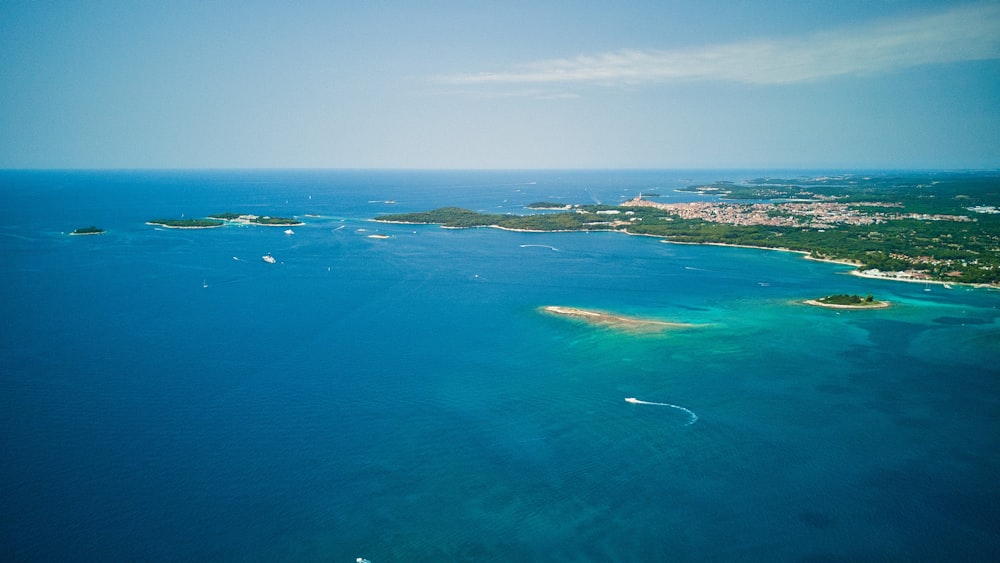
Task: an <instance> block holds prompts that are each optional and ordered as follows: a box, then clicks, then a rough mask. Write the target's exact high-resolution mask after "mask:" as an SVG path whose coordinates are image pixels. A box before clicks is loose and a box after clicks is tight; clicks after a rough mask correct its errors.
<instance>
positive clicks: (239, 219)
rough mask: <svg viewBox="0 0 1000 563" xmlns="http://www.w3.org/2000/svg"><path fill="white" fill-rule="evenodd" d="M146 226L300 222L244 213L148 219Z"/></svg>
mask: <svg viewBox="0 0 1000 563" xmlns="http://www.w3.org/2000/svg"><path fill="white" fill-rule="evenodd" d="M146 224H147V225H158V226H162V227H168V228H171V229H211V228H215V227H222V226H224V225H227V224H234V225H262V226H265V227H297V226H301V225H304V224H305V223H303V222H302V221H299V220H298V219H295V218H291V217H270V216H266V215H265V216H259V215H250V214H246V213H217V214H215V215H209V216H208V217H207V218H204V219H150V220H149V221H146Z"/></svg>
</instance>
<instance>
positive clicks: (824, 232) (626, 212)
mask: <svg viewBox="0 0 1000 563" xmlns="http://www.w3.org/2000/svg"><path fill="white" fill-rule="evenodd" d="M682 190H683V191H687V192H695V193H699V194H702V195H704V196H706V199H704V200H699V201H695V202H691V201H686V202H678V203H663V202H660V201H655V202H654V201H651V200H649V199H646V198H645V197H643V196H642V195H641V194H640V195H637V196H635V197H634V198H632V199H630V200H628V201H623V202H621V203H619V204H618V205H573V206H572V207H571V208H570V209H568V210H565V211H556V212H545V213H542V212H529V213H528V214H525V215H513V214H503V215H500V214H490V213H478V212H476V211H471V210H468V209H462V208H458V207H443V208H440V209H435V210H432V211H426V212H420V213H402V214H394V215H383V216H380V217H376V218H375V220H376V221H383V222H396V223H425V224H439V225H441V226H443V227H450V228H471V227H496V228H501V229H510V230H518V231H619V232H624V233H628V234H635V235H646V236H655V237H660V238H662V239H663V240H664V242H673V243H694V244H724V245H733V246H746V247H756V248H768V249H776V250H790V251H798V252H802V253H804V254H806V255H807V257H809V258H813V259H817V260H826V261H832V262H839V263H845V264H850V265H852V266H855V267H856V268H857V271H858V272H859V273H861V274H863V275H866V276H869V277H879V278H885V279H892V280H903V281H921V282H923V281H939V282H948V283H965V284H976V285H988V286H996V287H1000V212H997V210H998V209H1000V173H993V174H986V173H976V174H972V173H958V172H956V173H911V174H906V175H889V174H886V175H873V176H864V177H860V176H854V175H842V176H824V177H819V178H799V179H775V178H756V179H752V180H746V181H744V182H742V183H739V184H736V183H732V182H729V183H719V184H715V185H709V186H695V187H687V188H682V189H679V190H678V191H682ZM736 196H738V197H739V198H740V199H734V198H735V197H736ZM688 197H690V196H688ZM541 205H542V204H540V206H541ZM544 207H545V208H548V205H547V204H544Z"/></svg>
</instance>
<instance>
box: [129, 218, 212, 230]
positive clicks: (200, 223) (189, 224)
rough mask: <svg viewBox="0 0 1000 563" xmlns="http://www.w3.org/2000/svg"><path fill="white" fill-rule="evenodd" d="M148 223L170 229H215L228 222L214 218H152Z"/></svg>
mask: <svg viewBox="0 0 1000 563" xmlns="http://www.w3.org/2000/svg"><path fill="white" fill-rule="evenodd" d="M146 224H147V225H157V226H160V227H167V228H168V229H214V228H215V227H221V226H223V225H225V224H226V222H225V221H216V220H214V219H150V220H149V221H146Z"/></svg>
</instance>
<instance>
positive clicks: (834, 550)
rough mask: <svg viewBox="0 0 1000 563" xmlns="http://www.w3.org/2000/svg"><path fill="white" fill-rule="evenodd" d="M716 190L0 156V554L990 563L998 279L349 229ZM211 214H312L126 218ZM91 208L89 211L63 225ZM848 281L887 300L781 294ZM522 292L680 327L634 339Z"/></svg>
mask: <svg viewBox="0 0 1000 563" xmlns="http://www.w3.org/2000/svg"><path fill="white" fill-rule="evenodd" d="M758 175H759V173H756V172H754V173H748V176H747V177H756V176H758ZM741 177H742V176H740V174H739V173H738V172H726V173H714V172H697V171H687V172H677V173H674V172H503V173H499V172H482V173H477V172H419V173H417V172H365V171H356V172H278V171H275V172H186V173H168V172H117V173H79V172H4V173H0V201H2V202H3V207H4V209H5V210H7V211H8V214H9V215H10V217H14V218H15V219H13V220H8V221H7V222H6V224H5V225H4V226H3V227H0V244H2V245H3V246H2V248H3V253H4V256H5V259H4V262H3V266H2V276H0V289H2V292H3V295H4V297H5V298H4V299H3V300H2V303H0V314H2V315H3V318H4V319H5V324H4V326H5V327H6V329H5V330H4V338H3V339H2V340H0V366H3V369H2V375H0V427H2V428H4V431H3V432H2V434H0V436H2V451H3V452H4V454H3V462H2V464H0V506H2V510H3V520H4V522H5V524H4V526H2V527H0V545H2V546H3V547H2V549H3V553H4V558H6V559H13V560H62V559H73V560H102V561H103V560H109V559H111V560H130V559H131V560H148V561H156V560H163V561H167V560H260V561H265V560H266V561H275V560H285V561H303V560H305V561H308V560H315V561H353V560H354V559H355V558H356V557H358V556H364V557H367V558H368V559H370V560H372V561H373V562H374V563H381V562H384V561H430V560H457V561H484V560H494V561H517V560H547V561H607V560H632V561H663V560H737V559H738V560H768V561H773V560H793V561H794V560H814V561H829V560H859V559H861V560H900V561H902V560H940V559H949V560H956V559H957V560H962V559H965V560H974V559H985V558H988V557H989V556H996V555H997V554H998V551H1000V540H998V539H997V538H998V537H1000V533H998V532H1000V528H998V524H997V523H998V522H1000V509H998V508H997V507H998V506H1000V485H998V484H997V481H996V478H995V477H996V475H997V474H998V469H1000V449H998V438H997V437H998V436H1000V433H998V431H997V430H998V428H997V424H998V423H997V420H998V415H1000V381H998V375H1000V368H998V367H997V358H1000V328H998V324H997V317H998V315H1000V312H998V309H997V306H998V305H1000V294H998V293H996V292H993V291H988V290H972V289H967V288H955V289H953V290H946V289H943V288H940V287H938V286H932V287H931V288H930V289H931V290H930V291H925V288H924V286H922V285H919V284H905V283H898V282H888V281H880V280H866V279H861V278H857V277H854V276H848V275H845V273H846V271H847V270H848V269H847V268H845V267H843V266H837V265H832V264H825V263H819V262H814V261H807V260H803V259H801V257H800V256H799V255H796V254H791V253H783V252H774V251H760V250H752V249H738V248H724V247H703V246H688V245H670V244H664V243H662V242H660V241H659V240H657V239H655V238H643V237H629V236H624V235H619V234H612V233H591V234H584V233H515V232H505V231H498V230H491V229H479V230H448V229H440V228H437V227H434V226H414V225H388V224H378V223H371V222H370V221H368V219H370V218H371V217H373V216H374V215H377V214H379V213H383V212H395V211H409V210H423V209H429V208H432V207H437V206H441V205H452V204H457V205H462V206H465V207H470V208H473V209H480V210H494V211H495V210H501V211H509V212H523V208H522V206H523V205H524V204H526V203H530V202H532V201H538V200H550V199H554V198H563V199H564V200H566V201H567V202H583V203H586V202H588V201H592V200H600V201H604V202H606V203H613V202H615V201H619V200H620V199H622V198H624V197H631V196H632V195H634V194H635V193H637V192H638V191H640V190H646V191H648V190H651V189H657V190H661V191H663V192H664V193H665V194H667V195H668V196H669V197H674V198H678V199H681V198H683V197H685V196H684V195H683V194H680V193H674V192H672V191H671V187H675V186H678V185H682V184H683V183H685V182H687V180H686V179H687V178H694V179H702V180H716V179H734V180H738V179H739V178H741ZM386 201H394V202H396V203H391V204H390V203H385V202H386ZM227 210H236V211H243V210H247V211H252V212H256V213H259V214H275V215H293V214H294V215H299V216H303V215H305V214H313V215H318V217H312V218H307V219H306V221H307V225H305V226H303V227H296V228H295V229H294V230H295V234H294V235H291V236H288V235H284V234H283V233H282V230H283V229H268V228H259V227H244V228H239V227H235V228H226V229H214V230H202V231H178V230H166V229H159V228H154V227H151V226H148V225H145V224H144V222H145V221H146V220H147V219H149V218H152V217H158V216H168V217H173V216H180V215H181V214H184V215H185V216H188V217H194V216H200V215H204V214H208V213H214V212H219V211H227ZM89 224H97V225H99V226H101V227H103V228H105V229H107V230H108V233H107V234H105V235H102V236H98V237H69V236H66V235H65V233H66V232H68V231H70V230H72V229H74V228H77V227H81V226H86V225H89ZM371 234H385V235H389V236H390V237H391V238H388V239H373V238H369V237H368V235H371ZM267 252H270V253H272V254H273V255H274V256H275V257H276V258H277V259H278V261H279V263H278V264H275V265H268V264H265V263H264V262H263V261H262V260H261V259H260V257H261V256H262V255H263V254H265V253H267ZM234 258H236V259H234ZM204 286H207V287H204ZM840 292H845V293H861V294H868V293H872V294H875V295H876V296H877V297H879V298H880V299H887V300H889V301H891V302H892V303H893V307H891V308H890V309H886V310H879V311H839V312H838V311H832V310H827V309H820V308H813V307H808V306H805V305H801V304H799V303H798V302H799V301H801V300H803V299H807V298H811V297H816V296H819V295H825V294H829V293H840ZM545 305H565V306H573V307H582V308H590V309H599V310H606V311H611V312H615V313H620V314H625V315H636V316H644V317H646V316H648V317H653V318H657V319H663V320H669V321H678V322H688V323H694V324H697V325H699V326H698V327H695V328H691V329H685V330H678V331H670V332H667V333H663V334H659V335H636V334H627V333H621V332H615V331H613V330H609V329H604V328H596V327H592V326H587V325H582V324H579V323H576V322H573V321H570V320H567V319H564V318H558V317H554V316H550V315H546V314H543V313H541V312H540V311H539V308H540V307H542V306H545ZM625 397H638V398H639V399H641V400H645V401H650V402H661V403H667V404H672V405H677V406H680V407H683V408H685V409H689V410H690V411H692V412H694V413H696V414H697V416H698V420H697V421H696V422H695V423H694V424H688V423H689V422H690V417H689V415H688V414H687V413H686V412H685V411H683V410H681V409H677V408H671V407H665V406H658V405H642V404H629V403H626V402H625V401H624V398H625Z"/></svg>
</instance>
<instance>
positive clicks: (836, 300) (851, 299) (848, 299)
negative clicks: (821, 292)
mask: <svg viewBox="0 0 1000 563" xmlns="http://www.w3.org/2000/svg"><path fill="white" fill-rule="evenodd" d="M805 302H806V303H807V304H809V305H817V306H819V307H833V308H837V309H881V308H885V307H888V306H889V303H888V302H887V301H879V300H877V299H875V297H874V296H872V295H868V296H867V297H861V296H860V295H848V294H846V293H838V294H836V295H828V296H826V297H820V298H819V299H808V300H806V301H805Z"/></svg>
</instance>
